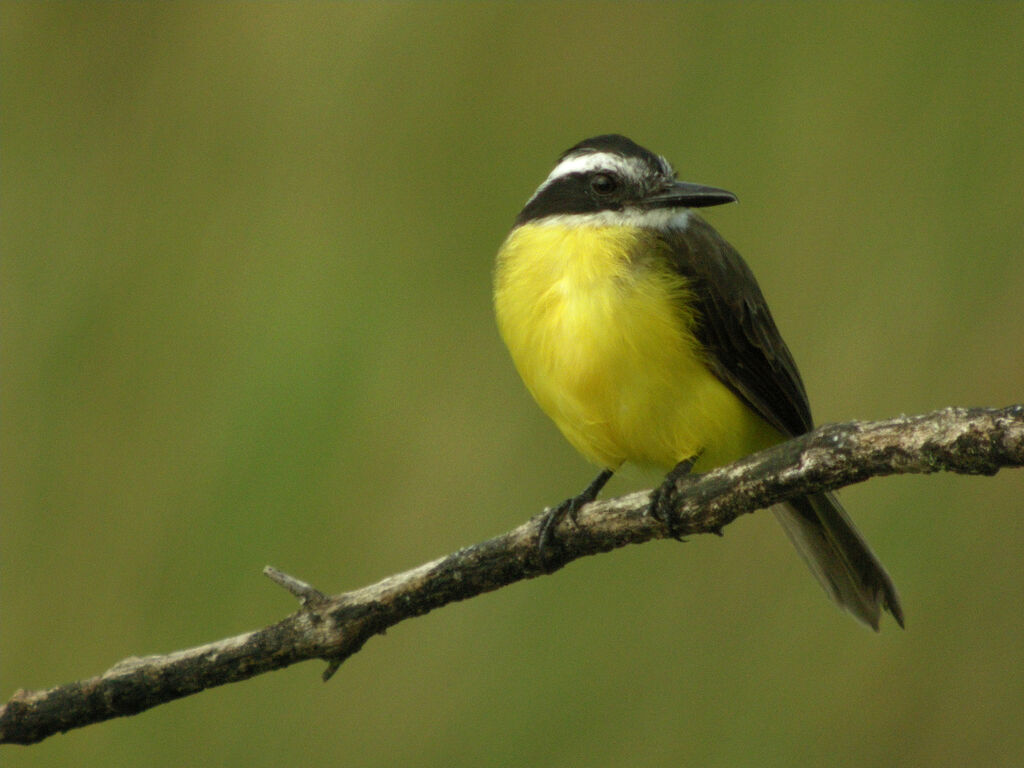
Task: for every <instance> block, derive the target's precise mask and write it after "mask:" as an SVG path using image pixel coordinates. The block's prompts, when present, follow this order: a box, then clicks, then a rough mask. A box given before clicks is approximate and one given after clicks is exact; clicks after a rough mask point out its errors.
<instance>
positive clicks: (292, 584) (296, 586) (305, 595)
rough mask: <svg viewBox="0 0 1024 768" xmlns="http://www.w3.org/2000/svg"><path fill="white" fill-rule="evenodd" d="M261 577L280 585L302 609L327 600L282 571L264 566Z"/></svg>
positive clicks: (305, 584) (324, 596)
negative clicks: (295, 599) (296, 600)
mask: <svg viewBox="0 0 1024 768" xmlns="http://www.w3.org/2000/svg"><path fill="white" fill-rule="evenodd" d="M263 575H264V576H266V577H267V578H268V579H270V580H271V581H273V582H274V583H275V584H279V585H281V586H282V587H284V588H285V589H287V590H288V591H289V592H291V593H292V594H293V595H295V597H297V598H298V599H299V602H300V603H302V605H303V607H306V606H310V605H316V604H317V603H322V602H324V601H325V600H326V599H327V596H326V595H325V594H324V593H323V592H321V591H320V590H319V589H316V588H315V587H312V586H310V585H309V584H307V583H306V582H304V581H302V580H301V579H296V578H295V577H294V576H289V575H288V574H287V573H285V572H284V571H279V570H277V568H274V567H273V566H270V565H267V566H264V568H263ZM332 674H333V673H332Z"/></svg>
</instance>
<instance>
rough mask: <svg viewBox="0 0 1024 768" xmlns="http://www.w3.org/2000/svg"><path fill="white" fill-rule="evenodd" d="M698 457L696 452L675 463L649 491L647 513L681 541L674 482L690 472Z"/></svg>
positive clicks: (677, 495)
mask: <svg viewBox="0 0 1024 768" xmlns="http://www.w3.org/2000/svg"><path fill="white" fill-rule="evenodd" d="M699 458H700V454H697V455H696V456H691V457H690V458H688V459H684V460H683V461H680V462H679V463H678V464H676V465H675V467H673V468H672V469H671V470H670V471H669V473H668V474H667V475H665V479H664V480H663V481H662V483H661V485H659V486H658V487H657V488H655V489H654V491H653V492H652V493H651V503H650V504H649V505H648V507H647V514H648V515H650V516H651V517H653V518H654V519H655V520H657V521H658V522H660V523H663V524H664V525H665V526H667V527H668V529H669V531H670V532H671V533H672V536H673V538H676V539H679V541H682V540H683V538H682V536H680V534H679V533H678V525H679V490H678V489H677V488H676V483H677V482H678V481H679V478H681V477H685V476H686V475H688V474H690V470H692V469H693V465H694V464H696V463H697V459H699Z"/></svg>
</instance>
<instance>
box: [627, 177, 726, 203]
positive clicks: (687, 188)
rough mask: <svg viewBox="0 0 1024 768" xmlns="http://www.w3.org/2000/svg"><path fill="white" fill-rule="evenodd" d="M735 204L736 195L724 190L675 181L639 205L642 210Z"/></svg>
mask: <svg viewBox="0 0 1024 768" xmlns="http://www.w3.org/2000/svg"><path fill="white" fill-rule="evenodd" d="M735 202H736V195H734V194H733V193H732V192H726V191H725V190H724V189H718V188H717V187H705V186H703V185H701V184H690V183H689V182H686V181H676V182H673V183H672V185H671V186H669V187H668V188H666V189H662V190H660V191H658V192H655V193H654V194H652V195H648V196H647V197H645V198H644V199H643V200H642V201H641V205H642V206H643V207H644V208H707V207H709V206H712V205H722V204H723V203H735Z"/></svg>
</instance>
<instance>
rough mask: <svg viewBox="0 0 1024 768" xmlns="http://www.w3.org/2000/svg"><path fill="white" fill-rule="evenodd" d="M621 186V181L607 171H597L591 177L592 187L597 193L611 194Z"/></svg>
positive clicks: (602, 194)
mask: <svg viewBox="0 0 1024 768" xmlns="http://www.w3.org/2000/svg"><path fill="white" fill-rule="evenodd" d="M618 186H619V183H618V182H617V181H616V180H615V177H614V176H611V175H609V174H607V173H595V174H594V175H593V176H591V177H590V188H591V189H592V190H594V193H595V194H598V195H601V196H602V197H603V196H605V195H610V194H611V193H612V192H614V191H615V189H616V188H617V187H618Z"/></svg>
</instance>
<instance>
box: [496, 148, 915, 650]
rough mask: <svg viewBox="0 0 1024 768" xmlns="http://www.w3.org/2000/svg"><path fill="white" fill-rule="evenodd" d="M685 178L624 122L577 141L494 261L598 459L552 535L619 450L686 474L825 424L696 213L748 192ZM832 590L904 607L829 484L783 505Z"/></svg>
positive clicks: (506, 319)
mask: <svg viewBox="0 0 1024 768" xmlns="http://www.w3.org/2000/svg"><path fill="white" fill-rule="evenodd" d="M736 200H737V198H736V196H735V195H734V194H733V193H731V192H728V191H726V190H724V189H719V188H716V187H710V186H704V185H701V184H693V183H689V182H683V181H679V180H678V178H677V174H676V171H675V169H674V168H673V166H672V164H671V163H669V162H668V160H666V159H665V158H664V157H662V156H660V155H657V154H655V153H654V152H652V151H650V150H648V149H645V148H644V147H642V146H640V145H638V144H636V143H635V142H633V141H632V140H631V139H629V138H626V137H625V136H622V135H619V134H603V135H600V136H594V137H592V138H589V139H585V140H584V141H581V142H579V143H578V144H576V145H575V146H573V147H570V148H569V149H568V150H566V151H565V152H564V153H562V155H561V156H560V157H559V159H558V161H557V163H556V165H555V167H554V169H553V170H552V171H551V172H550V174H549V175H548V176H547V178H545V179H544V181H543V182H542V183H541V184H540V186H539V187H538V188H537V189H536V191H535V192H534V193H533V195H532V196H531V197H530V198H529V199H528V200H527V201H526V204H525V205H524V207H523V208H522V210H521V211H520V212H519V215H518V216H517V217H516V219H515V222H514V224H513V226H512V229H511V231H510V232H509V234H508V236H507V237H506V239H505V240H504V242H503V243H502V245H501V246H500V248H499V250H498V253H497V257H496V261H495V268H494V310H495V316H496V320H497V325H498V330H499V333H500V335H501V337H502V340H503V341H504V343H505V345H506V346H507V348H508V350H509V353H510V355H511V357H512V361H513V363H514V364H515V367H516V369H517V370H518V372H519V375H520V377H521V378H522V380H523V382H524V383H525V385H526V387H527V389H528V390H529V391H530V393H531V394H532V396H533V398H534V399H535V400H536V402H537V404H538V405H539V406H540V408H541V409H542V410H543V411H544V412H545V413H546V414H547V416H548V417H550V418H551V419H552V421H554V423H555V425H556V426H557V427H558V429H559V430H560V431H561V433H562V434H563V435H564V436H565V438H566V439H567V440H568V442H569V443H570V444H571V445H572V446H573V447H574V448H576V450H577V451H579V453H581V454H582V455H583V456H584V457H585V458H586V459H588V460H589V461H590V462H592V463H593V464H596V465H598V466H599V467H601V471H600V473H599V474H598V476H597V477H596V478H595V479H594V481H593V482H592V483H590V485H588V486H587V488H586V489H584V490H583V491H582V492H581V493H579V494H577V495H576V496H573V497H571V498H569V499H566V500H565V501H564V502H563V503H562V504H560V505H558V506H557V507H555V508H553V509H551V510H550V511H549V513H548V515H547V517H546V519H545V521H544V525H543V527H542V530H541V534H540V536H539V537H538V538H539V542H540V548H539V551H540V557H541V559H542V563H543V557H544V548H545V546H546V544H547V542H546V536H547V535H549V534H550V532H551V531H553V529H554V524H556V523H557V522H558V520H559V519H560V518H561V517H563V516H564V515H566V514H569V515H571V516H572V517H573V518H575V515H576V512H577V511H578V510H579V509H580V508H581V507H582V506H583V505H585V504H586V503H589V502H590V501H593V500H594V499H595V498H596V497H597V496H598V494H599V493H600V491H601V489H602V488H603V487H604V485H605V484H606V483H607V481H608V479H609V478H610V477H611V476H612V474H613V473H614V472H616V471H617V470H618V469H619V468H620V467H621V466H622V465H623V464H625V463H627V462H629V463H632V464H636V465H639V466H642V467H654V468H659V469H661V470H664V471H666V472H667V474H666V476H665V480H664V482H663V483H662V485H661V486H660V487H659V488H658V489H656V490H655V492H654V493H653V494H652V501H651V507H650V508H649V512H651V513H652V514H654V515H655V516H656V517H658V518H659V519H662V520H663V521H665V520H666V519H667V517H668V516H669V515H670V514H671V509H672V502H673V501H674V498H675V493H676V491H675V488H676V480H677V479H678V478H679V477H680V476H682V475H683V474H686V473H688V472H691V471H693V472H704V471H707V470H709V469H712V468H714V467H718V466H722V465H725V464H728V463H731V462H733V461H736V460H738V459H740V458H742V457H744V456H747V455H749V454H751V453H754V452H756V451H759V450H762V449H764V448H767V447H770V446H772V445H774V444H777V443H780V442H783V441H785V440H787V439H789V438H792V437H795V436H797V435H801V434H804V433H807V432H809V431H811V430H812V429H813V428H814V423H813V421H812V418H811V410H810V405H809V403H808V398H807V393H806V391H805V388H804V384H803V381H802V379H801V376H800V373H799V371H798V370H797V366H796V363H795V362H794V360H793V356H792V354H791V353H790V351H789V348H788V347H787V346H786V343H785V342H784V341H783V339H782V336H781V334H780V333H779V330H778V328H777V327H776V324H775V321H774V319H773V318H772V314H771V312H770V311H769V309H768V304H767V302H766V301H765V298H764V295H763V294H762V292H761V289H760V287H759V286H758V283H757V280H756V279H755V278H754V274H753V272H752V271H751V270H750V268H749V267H748V266H747V264H746V262H745V261H744V260H743V258H742V257H741V256H740V254H739V253H738V252H737V251H736V250H735V248H733V247H732V246H731V245H730V244H729V243H728V242H727V241H726V240H725V239H724V238H723V237H722V236H721V235H720V234H719V233H718V232H717V231H716V230H715V229H714V228H713V227H712V226H711V225H710V224H708V223H707V221H705V220H704V218H702V217H701V216H700V215H698V213H697V212H696V211H695V210H694V209H697V208H706V207H710V206H716V205H721V204H725V203H730V202H735V201H736ZM773 511H774V512H775V514H776V516H777V518H778V520H779V521H780V522H781V523H782V527H783V529H784V530H785V532H786V533H787V534H788V536H789V538H790V539H791V541H792V542H793V544H794V545H795V546H796V549H797V551H798V552H799V553H800V555H801V556H802V557H803V559H804V560H805V561H806V563H807V565H808V566H809V568H810V570H811V572H812V573H813V574H814V576H815V577H816V578H817V580H818V581H819V582H820V584H821V586H822V587H823V588H824V589H825V591H826V593H827V594H828V595H829V596H830V597H831V598H832V599H833V600H834V601H835V602H836V603H838V604H839V605H840V606H841V607H843V608H845V609H846V610H848V611H849V612H850V613H852V614H853V616H855V617H856V618H857V619H859V620H860V621H862V622H864V623H865V624H867V625H868V626H870V627H872V628H873V629H875V630H876V631H877V630H878V628H879V622H880V616H881V612H882V611H883V610H887V611H888V612H889V613H890V614H891V615H892V616H893V618H894V619H895V620H896V622H897V623H898V624H899V625H900V626H901V627H902V626H903V623H904V618H903V609H902V607H901V606H900V601H899V597H898V595H897V593H896V589H895V587H894V585H893V582H892V579H891V578H890V577H889V574H888V573H887V572H886V570H885V568H884V567H883V566H882V564H881V563H880V562H879V560H878V559H877V558H876V557H875V555H874V554H873V553H872V551H871V549H870V548H869V547H868V544H867V543H866V541H865V540H864V537H863V536H862V535H861V534H860V533H859V532H858V531H857V529H856V527H855V526H854V524H853V522H852V521H851V520H850V518H849V516H848V515H847V514H846V512H845V511H844V509H843V507H842V506H841V505H840V503H839V501H838V499H836V497H835V495H834V494H832V493H813V494H810V495H807V496H803V497H799V498H794V499H791V500H789V501H788V502H786V503H784V504H782V505H776V506H775V507H773Z"/></svg>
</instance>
